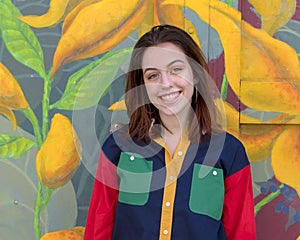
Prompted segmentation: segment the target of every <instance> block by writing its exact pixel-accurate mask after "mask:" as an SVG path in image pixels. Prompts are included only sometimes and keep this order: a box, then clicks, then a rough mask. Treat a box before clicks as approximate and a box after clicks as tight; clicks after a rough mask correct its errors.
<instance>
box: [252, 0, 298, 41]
mask: <svg viewBox="0 0 300 240" xmlns="http://www.w3.org/2000/svg"><path fill="white" fill-rule="evenodd" d="M249 3H251V4H252V5H253V7H254V8H255V11H256V12H257V13H258V14H259V15H260V16H261V22H262V29H263V30H265V31H266V32H268V33H269V34H270V35H271V36H272V35H273V34H274V33H275V32H276V31H277V30H278V29H279V28H281V27H283V26H284V25H285V24H286V23H287V22H288V21H289V20H290V19H291V17H292V16H293V15H294V13H295V11H296V5H297V1H296V0H249Z"/></svg>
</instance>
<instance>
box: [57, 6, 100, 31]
mask: <svg viewBox="0 0 300 240" xmlns="http://www.w3.org/2000/svg"><path fill="white" fill-rule="evenodd" d="M77 1H79V3H78V5H77V6H74V8H73V9H72V11H69V13H68V14H67V15H66V17H65V19H64V23H63V26H62V33H63V34H64V33H65V32H66V31H67V30H68V28H69V27H70V25H71V23H72V22H73V21H74V19H75V17H76V16H77V14H78V13H79V12H80V11H81V10H82V9H83V8H85V7H86V6H88V5H90V4H93V3H96V2H99V0H77Z"/></svg>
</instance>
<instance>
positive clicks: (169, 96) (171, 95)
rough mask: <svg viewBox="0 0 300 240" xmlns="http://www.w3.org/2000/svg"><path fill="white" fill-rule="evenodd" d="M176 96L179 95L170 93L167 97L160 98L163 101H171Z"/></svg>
mask: <svg viewBox="0 0 300 240" xmlns="http://www.w3.org/2000/svg"><path fill="white" fill-rule="evenodd" d="M178 95H179V93H178V92H175V93H171V94H168V95H163V96H161V98H162V99H163V100H173V99H175V98H176V97H177V96H178Z"/></svg>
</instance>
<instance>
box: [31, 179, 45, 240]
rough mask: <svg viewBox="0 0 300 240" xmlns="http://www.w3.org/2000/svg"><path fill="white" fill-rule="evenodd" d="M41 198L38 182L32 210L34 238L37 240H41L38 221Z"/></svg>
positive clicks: (41, 192)
mask: <svg viewBox="0 0 300 240" xmlns="http://www.w3.org/2000/svg"><path fill="white" fill-rule="evenodd" d="M42 197H43V186H42V183H41V182H40V181H38V191H37V196H36V200H35V209H34V220H33V224H34V233H35V238H36V239H37V240H39V239H40V238H41V221H40V213H41V207H40V206H41V201H42Z"/></svg>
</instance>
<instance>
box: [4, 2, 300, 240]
mask: <svg viewBox="0 0 300 240" xmlns="http://www.w3.org/2000/svg"><path fill="white" fill-rule="evenodd" d="M163 3H165V4H163ZM167 3H168V4H167ZM21 15H23V16H25V17H23V18H20V17H19V16H21ZM32 15H34V16H32ZM299 20H300V1H299V0H298V1H295V0H294V1H292V0H269V1H267V0H262V1H257V0H251V1H250V0H249V1H246V0H243V1H241V0H240V1H238V0H235V1H233V0H227V1H217V0H210V1H209V0H185V1H184V0H168V1H161V0H135V1H132V0H130V1H129V0H128V1H116V0H102V1H99V0H98V1H97V0H82V1H80V0H64V1H59V0H51V1H46V0H39V1H37V0H28V1H24V0H16V1H10V0H0V32H1V39H0V61H1V65H0V114H2V115H0V189H1V191H0V216H1V218H0V239H1V240H2V239H3V240H6V239H35V238H40V237H42V236H43V238H44V239H55V237H59V239H62V240H63V239H64V237H63V236H65V237H67V236H74V237H77V238H76V239H81V238H82V233H83V231H84V225H85V219H86V215H87V210H88V205H89V198H90V194H91V190H92V186H93V180H94V178H93V174H94V171H95V168H96V164H97V154H98V153H99V148H100V145H101V142H102V141H103V139H104V138H105V137H106V136H107V134H108V131H109V128H110V125H111V123H112V121H113V119H114V117H116V114H119V113H120V117H121V115H122V114H121V113H122V110H116V111H115V112H116V113H115V115H113V114H112V111H111V110H109V109H108V108H109V107H110V106H111V105H112V104H113V103H115V102H117V101H119V100H120V99H121V98H122V93H123V86H124V76H123V75H124V72H126V71H125V70H124V69H125V67H124V66H126V61H127V60H128V56H129V53H130V47H132V46H133V45H134V43H135V41H136V40H137V39H138V37H139V36H140V35H141V34H142V33H144V32H145V31H147V30H149V28H150V27H151V26H153V25H157V24H160V23H168V24H174V25H176V26H179V27H182V28H184V29H185V30H186V31H187V32H188V33H190V34H191V35H192V37H193V38H194V39H195V40H196V41H197V42H198V43H199V44H200V45H201V48H202V50H203V52H204V53H205V55H206V57H207V59H208V60H209V64H210V67H211V73H212V75H213V78H214V79H215V80H216V84H217V86H218V87H219V89H220V92H221V95H222V97H223V100H224V101H225V105H224V106H225V109H226V114H227V126H228V131H229V132H231V133H232V134H234V135H235V136H237V137H238V138H239V139H240V140H241V141H242V142H243V143H244V144H245V146H246V148H247V151H248V154H249V158H250V161H251V165H252V171H253V184H254V195H255V203H256V209H255V210H256V221H257V239H259V240H269V239H272V240H276V239H278V240H279V239H285V240H295V239H297V238H298V237H299V236H300V223H299V222H300V200H299V193H300V185H299V176H300V174H299V173H300V164H299V161H300V150H299V149H300V125H299V124H300V93H299V92H300V69H299V53H300V41H299V33H300V25H299ZM14 127H15V129H14ZM74 131H75V132H76V134H77V136H78V139H77V137H75V139H77V141H76V142H75V143H74V141H73V134H74ZM79 141H80V143H81V144H80V145H81V148H80V147H79V146H80V145H79V144H78V142H79ZM47 156H51V158H50V157H47ZM62 156H63V157H62ZM80 157H81V164H79V158H80ZM74 159H75V160H74ZM43 163H45V166H43V167H41V165H42V164H43ZM57 166H60V167H61V168H58V167H57ZM51 172H54V174H52V175H51ZM71 176H72V178H71ZM4 216H7V217H4ZM46 237H47V238H46ZM66 239H67V238H66Z"/></svg>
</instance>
